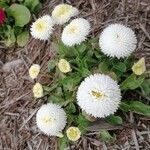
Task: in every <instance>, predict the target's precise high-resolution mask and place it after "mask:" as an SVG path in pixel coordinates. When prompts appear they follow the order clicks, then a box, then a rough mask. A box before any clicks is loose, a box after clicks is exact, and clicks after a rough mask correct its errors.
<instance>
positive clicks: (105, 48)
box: [99, 24, 137, 59]
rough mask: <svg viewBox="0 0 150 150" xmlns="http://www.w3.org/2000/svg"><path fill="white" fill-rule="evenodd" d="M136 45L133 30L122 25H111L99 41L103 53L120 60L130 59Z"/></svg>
mask: <svg viewBox="0 0 150 150" xmlns="http://www.w3.org/2000/svg"><path fill="white" fill-rule="evenodd" d="M136 44H137V39H136V35H135V33H134V32H133V31H132V29H130V28H128V27H126V26H124V25H121V24H112V25H109V26H108V27H107V28H105V29H104V30H103V32H102V34H101V35H100V39H99V46H100V48H101V50H102V52H103V53H104V54H106V55H108V56H111V57H117V58H118V59H119V58H124V57H128V56H129V55H130V54H131V53H132V52H133V51H134V50H135V48H136Z"/></svg>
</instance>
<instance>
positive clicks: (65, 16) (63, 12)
mask: <svg viewBox="0 0 150 150" xmlns="http://www.w3.org/2000/svg"><path fill="white" fill-rule="evenodd" d="M78 13H79V11H78V9H77V8H75V7H72V6H71V5H68V4H59V5H57V6H56V7H55V8H54V10H53V11H52V18H53V20H54V22H55V23H56V24H60V25H62V24H64V23H66V22H68V21H69V19H70V18H71V17H73V16H76V15H77V14H78Z"/></svg>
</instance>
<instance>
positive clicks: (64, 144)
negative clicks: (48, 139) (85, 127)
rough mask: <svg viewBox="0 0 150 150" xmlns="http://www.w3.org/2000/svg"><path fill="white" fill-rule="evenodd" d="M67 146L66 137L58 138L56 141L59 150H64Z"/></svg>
mask: <svg viewBox="0 0 150 150" xmlns="http://www.w3.org/2000/svg"><path fill="white" fill-rule="evenodd" d="M68 145H69V141H68V138H67V136H66V135H65V136H64V137H63V138H59V140H58V146H59V150H65V148H67V147H68Z"/></svg>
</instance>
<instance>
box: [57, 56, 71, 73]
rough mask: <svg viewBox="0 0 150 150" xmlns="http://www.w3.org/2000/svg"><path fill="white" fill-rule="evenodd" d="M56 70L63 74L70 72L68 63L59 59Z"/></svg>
mask: <svg viewBox="0 0 150 150" xmlns="http://www.w3.org/2000/svg"><path fill="white" fill-rule="evenodd" d="M58 68H59V70H60V71H61V72H63V73H67V72H70V71H71V67H70V63H69V62H68V61H67V60H65V59H60V60H59V62H58Z"/></svg>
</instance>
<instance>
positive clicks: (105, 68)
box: [98, 61, 110, 72]
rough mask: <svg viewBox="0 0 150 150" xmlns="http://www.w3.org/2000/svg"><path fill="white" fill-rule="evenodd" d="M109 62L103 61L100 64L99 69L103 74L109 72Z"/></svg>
mask: <svg viewBox="0 0 150 150" xmlns="http://www.w3.org/2000/svg"><path fill="white" fill-rule="evenodd" d="M109 65H110V62H109V61H103V62H102V63H100V64H99V66H98V68H99V69H100V71H101V72H107V71H109Z"/></svg>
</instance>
